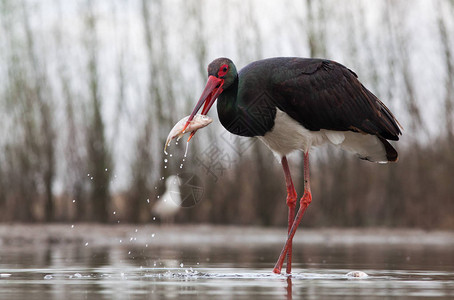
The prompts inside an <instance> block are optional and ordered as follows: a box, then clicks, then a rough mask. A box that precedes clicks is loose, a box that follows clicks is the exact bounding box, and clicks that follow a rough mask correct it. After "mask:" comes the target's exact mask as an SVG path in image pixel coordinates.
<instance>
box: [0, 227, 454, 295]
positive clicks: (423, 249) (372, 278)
mask: <svg viewBox="0 0 454 300" xmlns="http://www.w3.org/2000/svg"><path fill="white" fill-rule="evenodd" d="M285 232H286V229H285V228H277V229H275V228H274V229H262V228H256V227H252V228H249V227H245V228H242V227H209V226H162V227H160V226H152V225H150V226H146V225H140V226H133V225H121V226H101V225H90V224H83V225H78V224H75V225H71V224H68V225H38V226H26V225H2V226H0V299H300V298H304V299H362V298H367V299H383V298H386V299H412V298H418V299H423V298H437V299H450V298H452V297H453V296H454V234H453V233H450V232H440V231H434V232H426V231H422V230H384V229H366V230H337V229H322V230H308V229H304V228H302V229H300V230H299V231H298V232H297V235H296V236H295V241H294V251H293V254H294V258H293V262H294V263H293V274H292V276H291V277H287V276H285V275H276V274H273V273H272V272H271V270H272V268H273V266H274V263H275V261H276V259H277V257H278V255H279V252H280V250H281V247H282V244H283V242H284V240H285ZM350 271H363V272H365V273H367V274H368V277H365V278H354V277H349V276H347V273H348V272H350Z"/></svg>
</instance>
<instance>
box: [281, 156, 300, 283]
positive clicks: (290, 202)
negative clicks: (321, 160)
mask: <svg viewBox="0 0 454 300" xmlns="http://www.w3.org/2000/svg"><path fill="white" fill-rule="evenodd" d="M281 162H282V168H283V169H284V175H285V183H286V185H287V206H288V233H290V229H291V228H292V225H293V221H294V220H295V207H296V197H297V196H296V191H295V187H294V186H293V181H292V176H291V174H290V168H289V167H288V162H287V157H285V156H284V157H282V160H281ZM291 272H292V242H291V241H290V244H289V249H288V251H287V274H290V273H291Z"/></svg>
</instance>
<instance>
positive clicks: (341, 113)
mask: <svg viewBox="0 0 454 300" xmlns="http://www.w3.org/2000/svg"><path fill="white" fill-rule="evenodd" d="M280 63H281V64H280V66H276V68H275V69H274V74H273V78H272V83H273V88H272V91H271V93H272V94H273V98H274V100H275V103H276V105H277V106H278V107H279V109H281V110H282V111H285V112H286V113H287V114H288V115H290V116H291V117H292V118H293V119H295V120H297V121H298V122H299V123H300V124H302V125H303V126H304V127H306V128H307V129H309V130H313V131H318V130H320V129H328V130H338V131H348V130H350V131H355V132H365V133H369V134H373V135H377V136H378V137H380V138H382V139H388V140H398V139H399V137H398V135H399V134H401V131H400V128H399V123H398V121H397V120H396V118H395V117H394V116H393V114H392V113H391V111H390V110H389V109H388V108H387V107H386V106H385V105H384V104H383V103H382V102H381V101H380V100H379V99H378V98H377V97H376V96H375V95H374V94H372V93H371V92H370V91H369V90H368V89H366V88H365V87H364V86H363V85H362V84H361V83H360V82H359V80H358V79H357V76H356V74H355V73H354V72H353V71H351V70H349V69H348V68H346V67H345V66H343V65H341V64H339V63H336V62H334V61H329V60H322V59H301V58H292V59H287V60H285V61H281V62H280Z"/></svg>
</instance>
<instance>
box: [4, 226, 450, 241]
mask: <svg viewBox="0 0 454 300" xmlns="http://www.w3.org/2000/svg"><path fill="white" fill-rule="evenodd" d="M285 238H286V229H285V228H273V227H272V228H268V227H265V228H263V227H256V226H254V227H249V226H224V225H222V226H220V225H216V226H213V225H180V224H179V225H163V226H160V225H149V224H138V225H134V224H120V225H103V224H91V223H81V224H77V223H76V224H74V225H73V224H58V223H57V224H0V246H5V245H23V244H42V243H46V244H48V243H51V244H69V243H79V242H84V243H89V244H91V245H95V246H109V245H118V243H119V241H120V240H121V243H123V244H126V245H133V244H143V243H150V244H152V245H154V246H169V245H174V246H178V245H181V246H200V245H203V246H227V247H228V246H237V245H239V244H243V245H248V246H255V245H256V246H259V245H264V244H282V243H283V242H284V241H285ZM294 243H302V244H327V245H331V244H332V245H355V244H369V245H375V244H377V245H378V244H388V245H392V244H396V245H401V244H413V245H439V246H453V247H454V231H442V230H423V229H396V228H392V229H390V228H310V229H306V228H304V227H302V228H299V230H298V231H297V233H296V235H295V238H294Z"/></svg>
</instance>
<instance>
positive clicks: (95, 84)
mask: <svg viewBox="0 0 454 300" xmlns="http://www.w3.org/2000/svg"><path fill="white" fill-rule="evenodd" d="M86 9H87V11H86V15H85V26H86V28H87V40H86V45H85V46H86V49H87V52H88V65H87V69H88V90H89V105H88V107H87V108H88V111H87V118H88V120H87V121H88V124H87V125H88V126H87V128H86V130H87V131H86V132H87V133H86V135H87V159H88V163H89V170H90V176H91V178H92V186H91V193H90V202H91V205H92V208H93V213H92V217H91V218H92V220H96V221H99V222H107V221H109V214H108V209H109V204H110V192H109V185H110V174H111V171H112V169H113V163H112V159H111V154H110V151H109V149H108V147H107V143H106V139H105V129H104V127H105V126H104V120H103V118H102V114H101V95H100V88H99V84H100V79H99V75H98V58H97V51H98V45H97V37H96V18H95V15H94V11H93V7H92V5H91V3H90V2H88V3H87V8H86Z"/></svg>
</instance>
